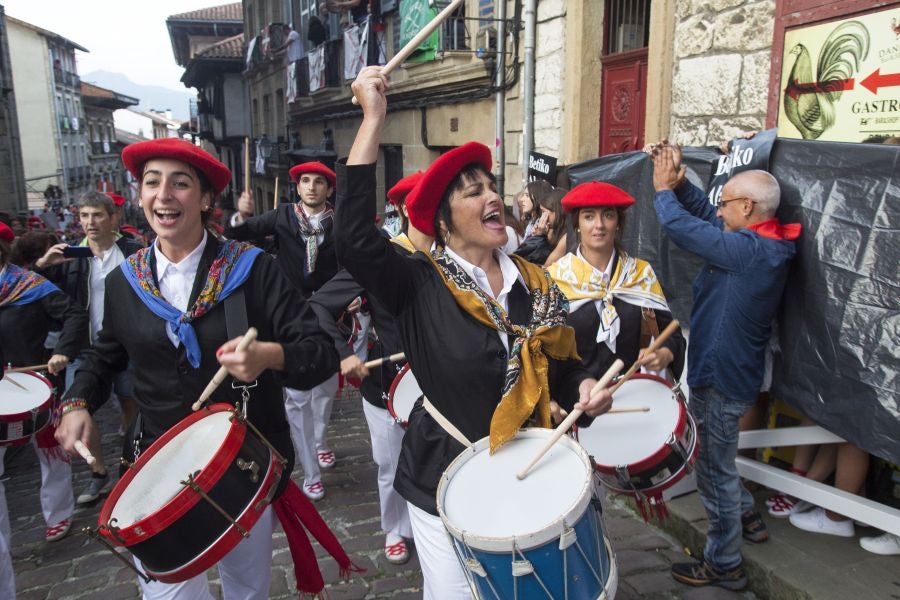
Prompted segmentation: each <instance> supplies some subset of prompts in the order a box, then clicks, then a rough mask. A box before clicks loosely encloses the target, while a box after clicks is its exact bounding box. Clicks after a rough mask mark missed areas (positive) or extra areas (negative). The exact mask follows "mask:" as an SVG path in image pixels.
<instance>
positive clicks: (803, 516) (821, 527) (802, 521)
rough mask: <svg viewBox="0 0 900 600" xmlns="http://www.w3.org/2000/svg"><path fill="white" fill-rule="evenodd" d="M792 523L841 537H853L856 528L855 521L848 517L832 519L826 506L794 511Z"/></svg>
mask: <svg viewBox="0 0 900 600" xmlns="http://www.w3.org/2000/svg"><path fill="white" fill-rule="evenodd" d="M790 519H791V525H793V526H794V527H797V528H798V529H802V530H803V531H811V532H813V533H824V534H827V535H837V536H840V537H853V536H854V535H855V534H856V530H855V528H854V527H853V521H851V520H850V519H846V520H844V521H832V520H831V519H829V518H828V515H826V514H825V509H824V508H814V509H813V510H811V511H809V512H805V513H797V512H795V513H793V514H792V515H791V517H790Z"/></svg>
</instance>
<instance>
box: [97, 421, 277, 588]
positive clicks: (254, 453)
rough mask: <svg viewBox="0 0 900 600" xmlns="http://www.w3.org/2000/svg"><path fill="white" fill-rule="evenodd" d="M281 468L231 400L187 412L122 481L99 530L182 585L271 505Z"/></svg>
mask: <svg viewBox="0 0 900 600" xmlns="http://www.w3.org/2000/svg"><path fill="white" fill-rule="evenodd" d="M282 471H283V465H282V463H281V462H280V461H279V460H278V457H277V456H276V455H275V454H274V453H273V452H272V450H271V448H270V447H269V446H268V445H267V444H266V443H265V442H264V441H263V440H262V439H261V438H259V437H258V436H257V435H256V434H255V433H254V432H253V430H252V429H251V428H250V427H248V426H247V424H246V422H244V421H243V420H242V419H240V418H236V414H235V412H234V410H233V409H232V407H231V406H230V405H228V404H214V405H212V406H209V407H208V408H204V409H203V410H199V411H197V412H195V413H193V414H192V415H190V416H188V417H187V418H185V419H184V420H182V421H181V422H179V423H178V424H177V425H175V426H174V427H172V429H170V430H169V431H167V432H166V433H165V434H163V435H162V437H160V438H159V439H158V440H156V441H155V442H154V443H153V444H152V445H151V446H150V447H149V448H148V449H147V450H146V451H145V452H144V453H143V454H141V455H140V457H139V458H138V460H137V461H136V462H135V464H134V466H133V467H132V468H130V469H128V471H127V472H126V473H125V475H124V476H123V477H122V478H121V479H120V480H119V481H118V483H116V485H115V487H114V488H113V490H112V492H111V493H110V495H109V498H107V500H106V502H105V503H104V504H103V508H102V509H101V510H100V517H99V525H100V527H99V532H100V534H101V535H103V536H104V537H105V538H107V539H108V540H109V541H110V542H112V543H113V544H115V545H118V546H124V547H127V548H128V550H130V551H131V553H132V554H134V555H135V556H137V557H138V558H139V559H140V560H141V563H142V564H143V566H144V570H145V571H146V572H147V574H148V575H150V576H151V577H153V578H155V579H158V580H160V581H163V582H165V583H177V582H180V581H184V580H186V579H190V578H191V577H193V576H195V575H198V574H199V573H202V572H204V571H205V570H206V569H208V568H209V567H211V566H212V565H214V564H215V563H217V562H218V561H219V560H220V559H221V558H222V557H224V556H225V555H226V554H227V553H228V552H229V551H231V549H232V548H234V547H235V546H236V545H237V544H238V543H239V542H240V541H241V540H242V539H243V538H244V537H246V536H248V535H249V531H250V529H251V528H252V527H253V526H254V525H255V524H256V522H257V521H258V520H259V518H260V516H261V515H262V513H263V511H264V510H265V509H266V507H267V506H268V505H269V504H270V503H271V501H272V498H273V496H274V495H275V490H276V488H277V486H278V482H279V481H280V480H281V476H282Z"/></svg>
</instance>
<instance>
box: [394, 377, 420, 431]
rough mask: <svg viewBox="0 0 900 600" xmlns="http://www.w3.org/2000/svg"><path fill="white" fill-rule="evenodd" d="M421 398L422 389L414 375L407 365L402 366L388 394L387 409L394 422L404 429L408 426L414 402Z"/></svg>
mask: <svg viewBox="0 0 900 600" xmlns="http://www.w3.org/2000/svg"><path fill="white" fill-rule="evenodd" d="M420 396H422V388H420V387H419V382H418V381H416V377H415V375H413V372H412V370H410V368H409V363H407V364H405V365H403V368H402V369H400V372H399V373H397V376H396V377H394V381H393V382H391V389H390V391H389V392H388V401H387V408H388V412H390V413H391V416H392V417H394V420H395V421H397V423H399V424H400V425H402V426H403V427H404V428H405V427H406V426H407V425H409V413H411V412H412V409H413V405H414V404H415V403H416V400H418V399H419V397H420Z"/></svg>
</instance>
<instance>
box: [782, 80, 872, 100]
mask: <svg viewBox="0 0 900 600" xmlns="http://www.w3.org/2000/svg"><path fill="white" fill-rule="evenodd" d="M854 85H856V80H854V79H834V80H832V81H816V82H813V83H797V82H796V81H793V80H791V81H788V84H787V87H786V88H785V89H784V93H785V94H787V95H788V96H790V97H791V98H793V99H794V100H796V99H797V98H798V97H799V96H800V95H801V94H816V93H820V92H842V91H845V90H852V89H853V86H854Z"/></svg>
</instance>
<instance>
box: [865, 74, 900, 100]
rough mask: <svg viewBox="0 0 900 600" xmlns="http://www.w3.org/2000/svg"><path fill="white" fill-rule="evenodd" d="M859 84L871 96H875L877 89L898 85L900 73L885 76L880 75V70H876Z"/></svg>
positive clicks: (899, 83)
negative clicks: (870, 93) (871, 94)
mask: <svg viewBox="0 0 900 600" xmlns="http://www.w3.org/2000/svg"><path fill="white" fill-rule="evenodd" d="M859 83H860V85H861V86H863V87H864V88H866V89H867V90H869V91H870V92H872V93H873V94H877V93H878V88H882V87H891V86H895V85H900V73H888V74H887V75H882V74H881V69H880V68H878V69H875V71H874V72H873V73H872V74H871V75H869V76H868V77H866V78H865V79H863V80H862V81H860V82H859Z"/></svg>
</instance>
